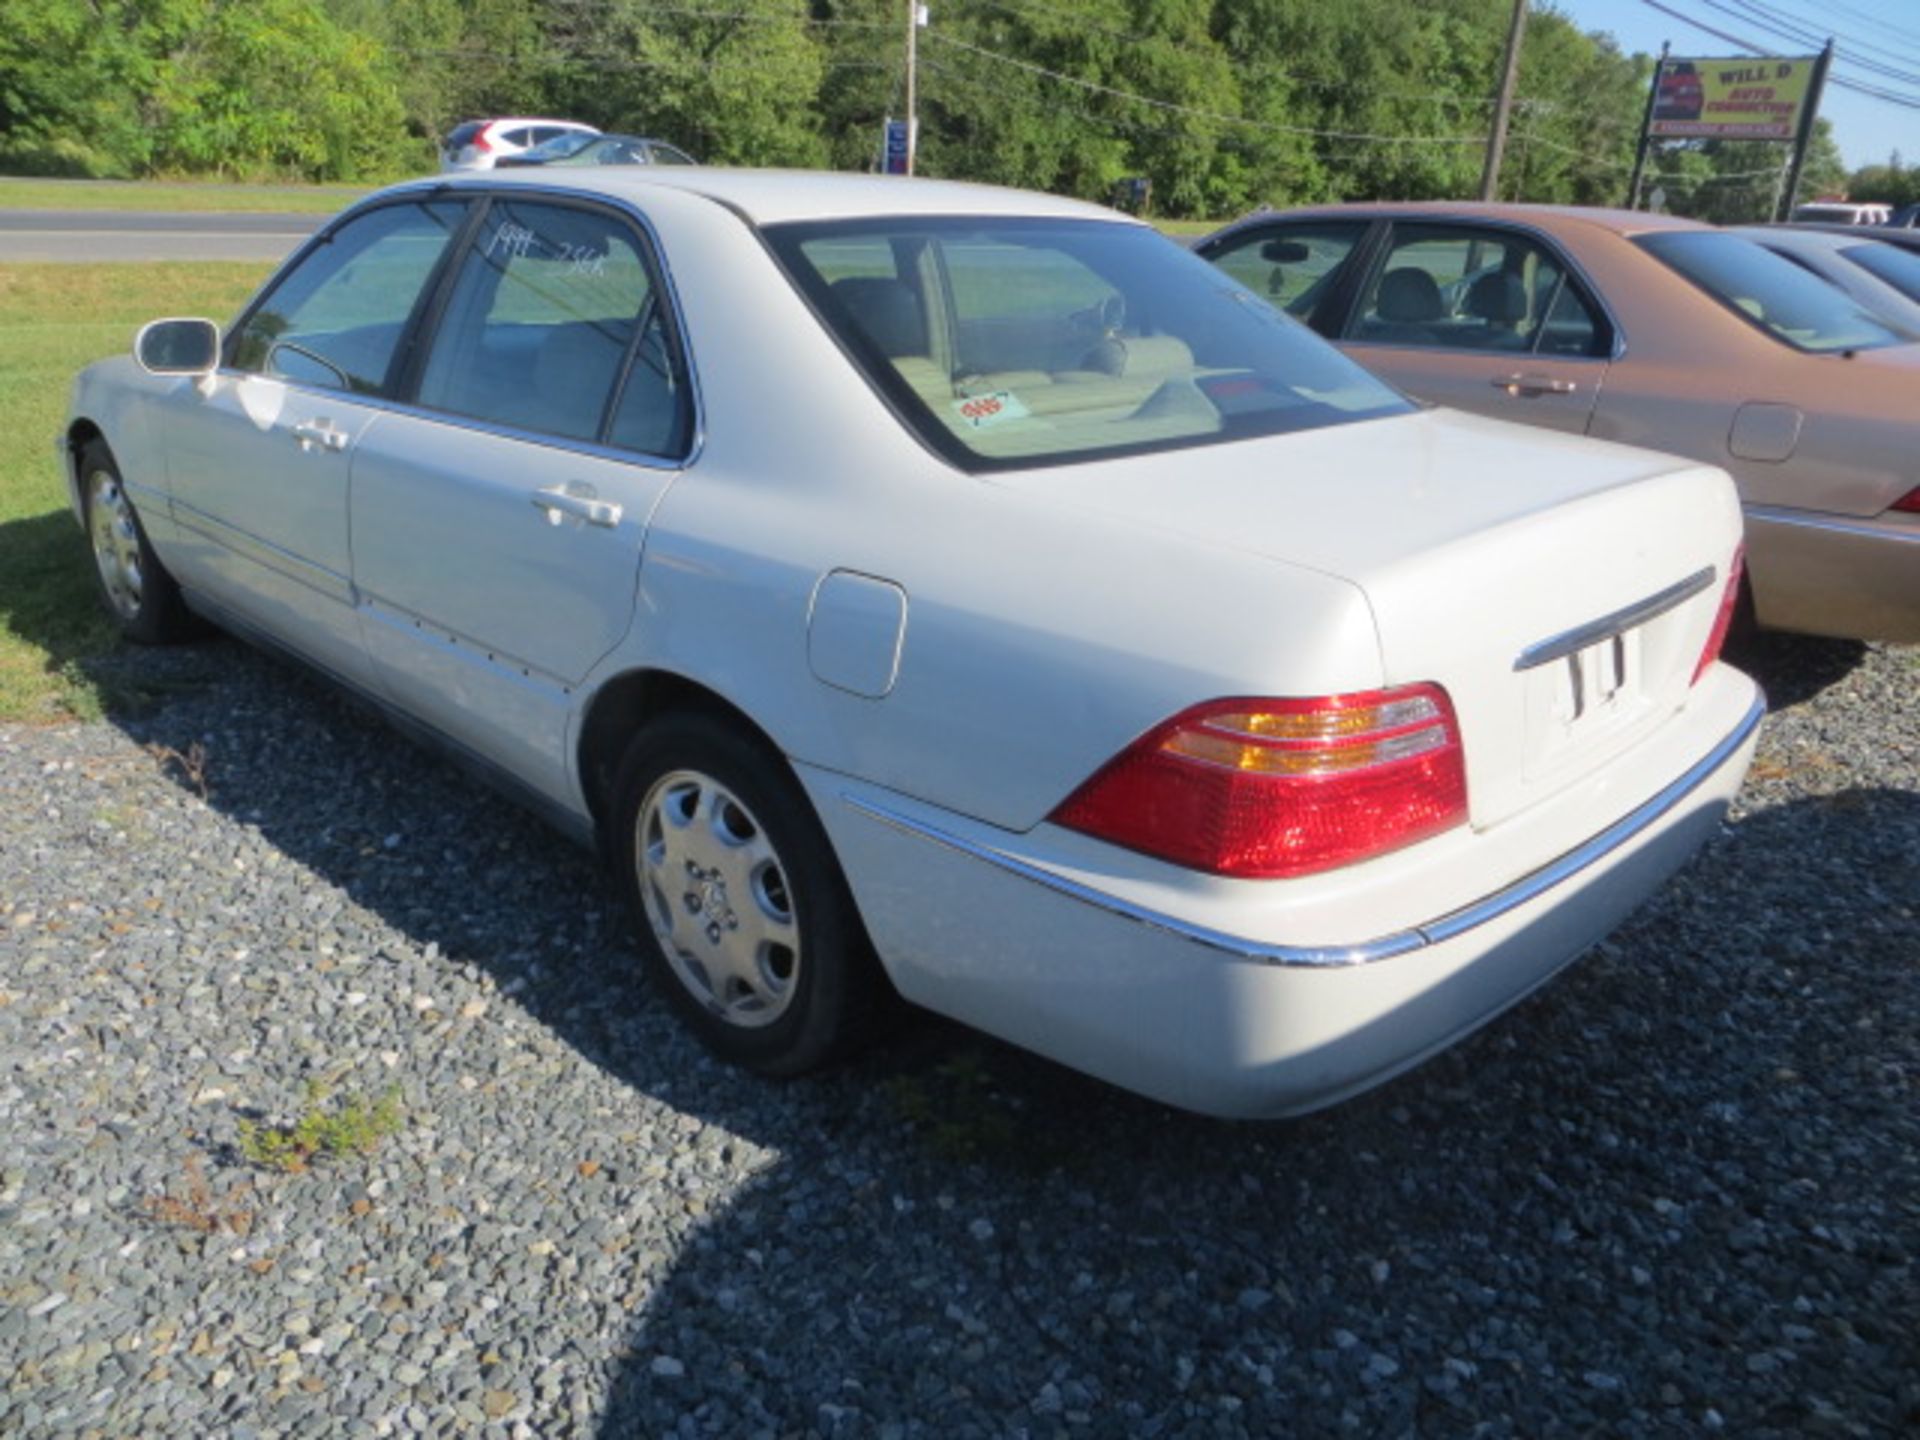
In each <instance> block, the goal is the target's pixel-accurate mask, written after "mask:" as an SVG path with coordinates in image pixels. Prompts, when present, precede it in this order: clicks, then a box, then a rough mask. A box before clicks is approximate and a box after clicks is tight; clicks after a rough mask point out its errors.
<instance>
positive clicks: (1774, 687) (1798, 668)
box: [1726, 629, 1867, 710]
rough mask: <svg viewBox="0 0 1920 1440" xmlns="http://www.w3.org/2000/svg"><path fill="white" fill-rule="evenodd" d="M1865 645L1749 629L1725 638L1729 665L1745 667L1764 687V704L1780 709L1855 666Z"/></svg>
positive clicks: (1807, 696) (1830, 683) (1862, 656)
mask: <svg viewBox="0 0 1920 1440" xmlns="http://www.w3.org/2000/svg"><path fill="white" fill-rule="evenodd" d="M1866 655H1867V647H1866V644H1865V642H1863V641H1860V640H1829V639H1827V638H1825V637H1824V636H1820V635H1788V634H1786V633H1785V632H1783V631H1779V630H1752V629H1749V630H1747V631H1746V632H1745V633H1743V634H1740V635H1736V636H1734V637H1732V638H1731V639H1729V640H1728V641H1727V649H1726V659H1727V663H1728V664H1729V665H1732V666H1735V667H1736V668H1738V669H1741V670H1744V671H1746V672H1747V674H1749V675H1751V676H1752V677H1753V678H1754V679H1755V680H1757V681H1759V682H1760V688H1761V689H1762V690H1764V691H1766V692H1767V708H1768V709H1770V710H1785V709H1786V708H1787V707H1788V706H1791V705H1798V704H1801V703H1802V702H1803V701H1807V700H1811V699H1813V697H1814V696H1816V695H1818V694H1819V693H1820V692H1821V691H1823V690H1826V689H1829V688H1830V687H1832V686H1835V685H1838V684H1839V683H1840V682H1841V681H1842V680H1844V679H1846V678H1847V676H1849V675H1851V674H1852V673H1853V672H1854V671H1855V670H1856V669H1858V668H1859V665H1860V662H1861V661H1862V660H1864V659H1865V658H1866Z"/></svg>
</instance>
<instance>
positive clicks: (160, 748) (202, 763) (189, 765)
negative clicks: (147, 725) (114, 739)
mask: <svg viewBox="0 0 1920 1440" xmlns="http://www.w3.org/2000/svg"><path fill="white" fill-rule="evenodd" d="M147 753H148V754H149V755H151V756H153V758H154V759H155V760H156V761H158V762H159V764H160V768H161V770H163V771H165V772H166V773H167V774H169V775H173V774H175V773H177V774H178V775H179V777H180V778H181V779H182V780H184V781H186V782H187V784H189V785H191V786H192V787H193V791H194V793H195V794H196V795H198V796H199V797H200V798H201V799H202V800H205V799H206V798H207V797H208V795H209V794H211V793H212V792H211V791H210V790H209V788H208V786H207V747H206V746H204V745H202V744H201V743H200V742H199V741H198V740H196V741H194V742H193V743H192V744H191V745H189V746H187V750H186V753H185V754H184V755H183V754H181V753H180V752H179V751H178V750H176V749H174V748H173V747H172V746H171V745H162V744H160V743H159V742H158V741H155V742H154V743H153V744H151V745H149V746H147Z"/></svg>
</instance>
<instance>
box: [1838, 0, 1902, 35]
mask: <svg viewBox="0 0 1920 1440" xmlns="http://www.w3.org/2000/svg"><path fill="white" fill-rule="evenodd" d="M1826 4H1828V5H1830V6H1831V7H1832V8H1833V9H1834V10H1837V11H1839V12H1840V13H1841V14H1843V15H1847V16H1849V17H1851V18H1852V20H1854V21H1855V22H1856V23H1862V24H1867V25H1871V26H1873V27H1874V28H1875V29H1876V30H1884V31H1886V32H1887V33H1888V34H1889V35H1897V36H1898V37H1899V38H1900V40H1901V41H1902V42H1903V43H1904V44H1908V45H1920V32H1915V31H1912V30H1903V29H1901V28H1900V27H1899V26H1898V25H1889V24H1888V23H1887V22H1886V21H1885V20H1882V19H1880V18H1879V17H1878V16H1876V15H1873V14H1871V13H1869V12H1868V11H1865V10H1856V9H1855V8H1854V7H1853V6H1851V5H1845V4H1842V3H1841V0H1826ZM1878 43H1881V44H1884V43H1885V42H1884V41H1881V42H1878Z"/></svg>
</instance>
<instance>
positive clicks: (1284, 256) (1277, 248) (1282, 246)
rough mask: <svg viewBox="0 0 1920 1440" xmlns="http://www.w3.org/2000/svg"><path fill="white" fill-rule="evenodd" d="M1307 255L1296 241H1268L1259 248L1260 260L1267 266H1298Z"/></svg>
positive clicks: (1306, 250) (1304, 249)
mask: <svg viewBox="0 0 1920 1440" xmlns="http://www.w3.org/2000/svg"><path fill="white" fill-rule="evenodd" d="M1309 253H1311V252H1309V251H1308V249H1307V247H1306V246H1304V245H1302V244H1301V243H1300V242H1299V241H1298V240H1269V241H1267V242H1266V243H1265V244H1264V245H1262V246H1261V247H1260V258H1261V259H1262V260H1264V261H1266V262H1267V263H1268V264H1269V265H1298V264H1299V263H1300V262H1301V261H1302V260H1305V259H1306V258H1307V256H1308V255H1309Z"/></svg>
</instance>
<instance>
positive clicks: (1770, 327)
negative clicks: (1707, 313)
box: [1634, 230, 1912, 354]
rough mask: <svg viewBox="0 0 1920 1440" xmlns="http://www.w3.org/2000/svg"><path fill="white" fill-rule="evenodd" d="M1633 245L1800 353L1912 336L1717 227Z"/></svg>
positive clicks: (1872, 346) (1872, 345)
mask: <svg viewBox="0 0 1920 1440" xmlns="http://www.w3.org/2000/svg"><path fill="white" fill-rule="evenodd" d="M1634 243H1635V244H1637V245H1639V246H1640V248H1641V249H1643V250H1645V251H1646V252H1647V253H1648V254H1650V255H1652V256H1653V257H1654V258H1655V259H1657V260H1659V261H1660V262H1661V263H1662V264H1664V265H1666V266H1668V267H1669V268H1670V269H1672V270H1674V271H1676V272H1678V273H1679V274H1680V275H1681V276H1683V277H1684V278H1686V279H1688V280H1690V281H1692V282H1693V283H1694V284H1695V285H1697V286H1699V287H1700V288H1701V289H1702V290H1704V291H1706V292H1707V294H1709V295H1711V296H1712V297H1713V298H1714V299H1715V300H1718V301H1719V302H1720V303H1721V304H1722V305H1724V306H1726V307H1727V308H1728V309H1729V310H1731V311H1733V312H1734V314H1736V315H1738V316H1739V317H1740V318H1741V319H1743V320H1745V321H1746V322H1747V323H1748V324H1749V325H1751V326H1753V327H1754V328H1755V329H1756V330H1759V331H1760V332H1761V333H1762V334H1765V335H1767V336H1769V337H1771V338H1772V339H1774V340H1778V341H1779V342H1780V343H1781V344H1782V345H1791V346H1793V348H1794V349H1796V350H1808V351H1812V352H1814V353H1816V354H1829V353H1833V352H1837V351H1842V350H1877V349H1880V348H1882V347H1883V346H1887V345H1900V344H1904V343H1906V342H1907V341H1908V340H1909V339H1911V338H1912V337H1910V336H1908V335H1906V334H1904V333H1902V332H1901V331H1898V330H1896V329H1894V328H1893V327H1892V326H1891V325H1889V324H1887V323H1886V322H1885V321H1883V320H1878V319H1876V318H1875V317H1874V316H1873V315H1871V314H1869V313H1868V312H1867V311H1866V310H1864V309H1862V308H1861V306H1860V304H1859V302H1857V301H1855V300H1853V299H1851V298H1850V297H1848V295H1847V294H1846V293H1845V292H1844V291H1841V290H1837V289H1835V288H1834V287H1833V286H1831V285H1829V284H1827V282H1826V281H1824V280H1820V279H1817V278H1816V277H1814V276H1812V275H1809V274H1808V273H1807V272H1806V271H1804V270H1802V269H1800V268H1799V267H1798V266H1797V265H1793V264H1791V263H1789V262H1788V261H1785V260H1782V259H1781V258H1780V257H1779V256H1778V255H1776V254H1774V253H1773V252H1772V251H1771V250H1769V249H1767V248H1766V247H1765V246H1763V245H1756V244H1754V243H1753V242H1752V241H1751V240H1743V239H1741V238H1740V237H1739V236H1738V235H1726V234H1722V233H1720V232H1717V231H1713V230H1668V231H1661V232H1656V233H1654V234H1650V235H1640V236H1636V237H1635V240H1634Z"/></svg>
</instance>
